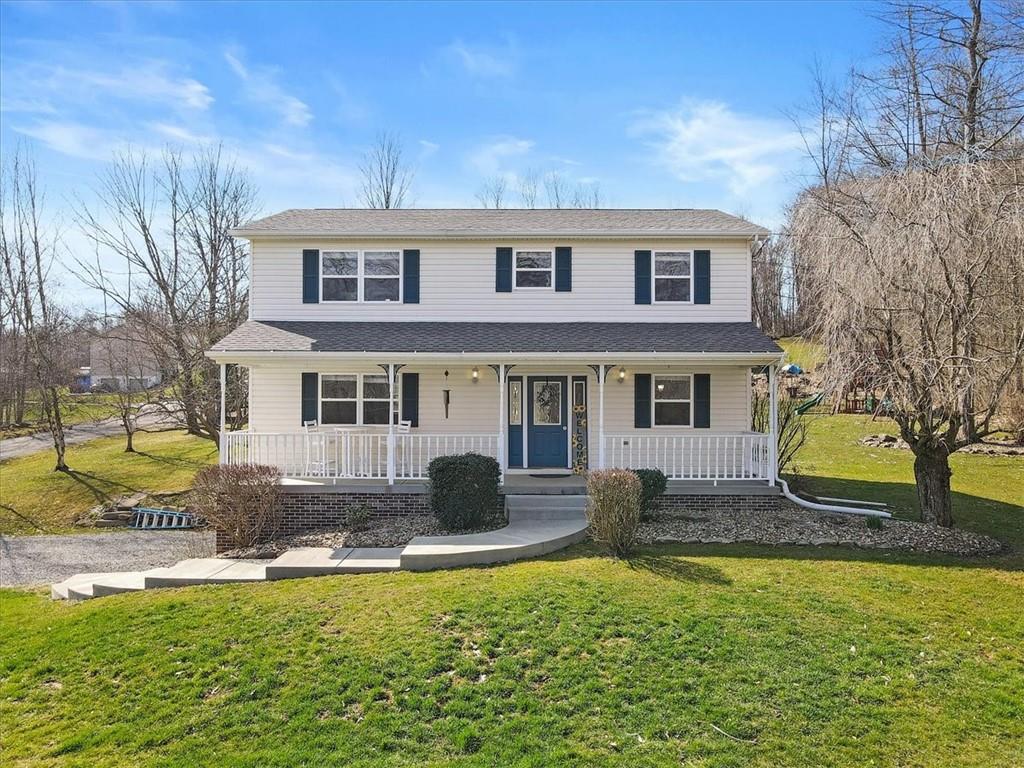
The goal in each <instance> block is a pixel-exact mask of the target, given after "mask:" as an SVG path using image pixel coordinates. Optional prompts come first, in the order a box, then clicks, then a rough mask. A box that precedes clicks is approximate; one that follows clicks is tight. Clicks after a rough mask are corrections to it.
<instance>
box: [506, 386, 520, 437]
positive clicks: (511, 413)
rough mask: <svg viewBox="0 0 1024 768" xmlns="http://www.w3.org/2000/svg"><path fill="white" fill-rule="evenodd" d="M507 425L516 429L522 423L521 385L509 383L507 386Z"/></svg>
mask: <svg viewBox="0 0 1024 768" xmlns="http://www.w3.org/2000/svg"><path fill="white" fill-rule="evenodd" d="M508 423H509V426H512V427H518V426H520V425H522V423H523V383H522V382H521V381H510V382H509V384H508Z"/></svg>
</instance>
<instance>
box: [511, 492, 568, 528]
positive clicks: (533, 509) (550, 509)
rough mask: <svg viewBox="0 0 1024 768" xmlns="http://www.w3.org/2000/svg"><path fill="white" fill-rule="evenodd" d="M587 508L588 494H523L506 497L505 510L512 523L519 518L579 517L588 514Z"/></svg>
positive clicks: (553, 518)
mask: <svg viewBox="0 0 1024 768" xmlns="http://www.w3.org/2000/svg"><path fill="white" fill-rule="evenodd" d="M586 509H587V497H586V496H550V495H546V494H540V495H538V494H530V495H526V494H523V495H516V496H506V497H505V512H506V513H507V514H508V520H509V522H510V523H512V522H515V521H517V520H557V519H578V518H581V517H583V516H584V515H585V514H586Z"/></svg>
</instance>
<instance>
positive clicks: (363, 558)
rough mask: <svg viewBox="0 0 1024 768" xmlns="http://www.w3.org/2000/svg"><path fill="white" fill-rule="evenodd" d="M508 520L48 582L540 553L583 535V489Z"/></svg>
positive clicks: (204, 580) (515, 507) (127, 584)
mask: <svg viewBox="0 0 1024 768" xmlns="http://www.w3.org/2000/svg"><path fill="white" fill-rule="evenodd" d="M505 504H506V511H507V514H508V519H509V524H508V525H507V526H505V527H504V528H501V529H499V530H496V531H487V532H485V533H474V534H466V535H462V536H418V537H416V538H415V539H413V540H412V541H411V542H409V544H408V545H406V546H405V547H387V548H379V547H367V548H352V547H343V548H340V549H332V548H330V547H302V548H299V549H290V550H288V551H287V552H285V553H284V554H282V555H281V556H280V557H278V558H277V559H275V560H272V561H270V562H267V561H259V560H228V559H223V558H196V559H189V560H182V561H181V562H180V563H177V564H176V565H173V566H170V567H168V568H151V569H149V570H145V571H132V572H127V573H125V572H120V573H110V572H107V573H102V572H93V573H81V574H78V575H76V576H72V577H70V578H68V579H65V580H64V581H61V582H59V583H56V584H54V585H53V586H52V587H51V590H50V595H51V597H52V598H53V599H54V600H89V599H91V598H95V597H102V596H104V595H112V594H117V593H119V592H134V591H139V590H143V589H155V588H158V587H176V586H188V585H192V584H227V583H231V582H250V581H274V580H277V579H294V578H303V577H307V576H329V575H335V574H342V573H378V572H382V571H397V570H400V569H401V570H412V571H427V570H432V569H437V568H454V567H460V566H466V565H481V564H486V563H497V562H506V561H510V560H519V559H522V558H527V557H538V556H540V555H545V554H548V553H549V552H554V551H556V550H559V549H562V548H563V547H567V546H569V545H570V544H574V543H576V542H578V541H582V540H583V539H584V538H586V535H587V520H586V515H585V513H584V507H585V504H586V497H585V496H508V497H506V500H505Z"/></svg>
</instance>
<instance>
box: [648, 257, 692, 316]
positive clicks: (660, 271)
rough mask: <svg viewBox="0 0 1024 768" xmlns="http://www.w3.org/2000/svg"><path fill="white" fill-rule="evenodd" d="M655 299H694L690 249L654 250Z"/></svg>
mask: <svg viewBox="0 0 1024 768" xmlns="http://www.w3.org/2000/svg"><path fill="white" fill-rule="evenodd" d="M652 279H653V280H654V301H655V302H663V301H664V302H670V301H674V302H683V303H689V302H692V301H693V291H692V281H693V261H692V259H691V258H690V252H689V251H655V252H654V274H653V276H652Z"/></svg>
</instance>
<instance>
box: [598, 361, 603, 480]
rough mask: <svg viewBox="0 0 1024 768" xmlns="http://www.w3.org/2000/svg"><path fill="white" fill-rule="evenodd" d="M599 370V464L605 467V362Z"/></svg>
mask: <svg viewBox="0 0 1024 768" xmlns="http://www.w3.org/2000/svg"><path fill="white" fill-rule="evenodd" d="M597 371H598V372H597V392H598V398H597V400H598V406H597V466H598V468H599V469H604V363H601V365H600V366H599V367H598V369H597Z"/></svg>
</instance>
